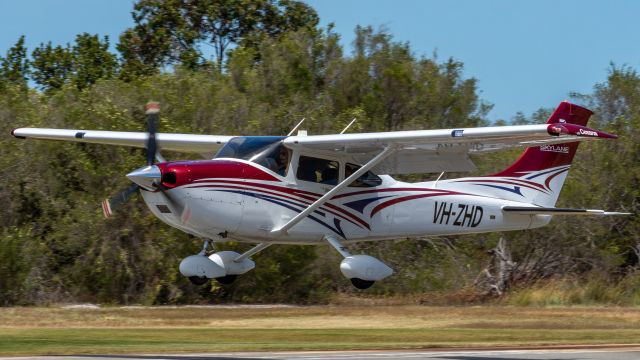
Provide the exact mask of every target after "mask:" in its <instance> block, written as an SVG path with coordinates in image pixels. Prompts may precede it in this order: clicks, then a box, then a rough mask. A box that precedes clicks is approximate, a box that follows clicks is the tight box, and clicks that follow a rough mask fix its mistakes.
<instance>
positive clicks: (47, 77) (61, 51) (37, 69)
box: [31, 42, 73, 91]
mask: <svg viewBox="0 0 640 360" xmlns="http://www.w3.org/2000/svg"><path fill="white" fill-rule="evenodd" d="M31 58H32V60H31V68H32V74H31V78H32V79H33V81H34V82H35V83H36V84H38V86H39V87H40V89H42V90H45V91H52V90H57V89H60V88H62V86H63V85H64V84H65V83H66V82H67V80H68V78H69V77H70V74H71V73H72V72H73V53H72V51H71V49H70V48H69V46H68V45H67V47H62V46H60V45H58V46H56V47H53V46H52V45H51V42H48V43H47V44H46V45H45V44H40V46H39V47H37V48H35V49H34V50H33V52H32V53H31Z"/></svg>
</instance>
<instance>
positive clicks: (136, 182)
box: [102, 102, 166, 218]
mask: <svg viewBox="0 0 640 360" xmlns="http://www.w3.org/2000/svg"><path fill="white" fill-rule="evenodd" d="M159 113H160V104H159V103H157V102H148V103H147V105H145V114H146V115H147V135H148V137H147V142H146V144H145V149H146V150H147V151H146V152H147V166H145V167H143V168H140V169H137V170H134V171H132V172H130V173H129V174H127V178H129V180H131V181H132V182H133V184H131V185H130V186H129V187H127V188H126V189H125V190H122V191H120V192H119V193H118V194H116V195H115V196H112V197H111V198H109V199H105V200H103V201H102V212H103V213H104V217H105V218H108V217H110V216H111V215H113V211H114V210H115V209H117V208H118V207H120V206H121V205H122V204H124V203H125V202H127V201H128V200H129V198H131V195H133V194H134V193H136V192H137V191H138V190H139V189H140V188H141V187H142V188H145V189H147V190H152V191H156V190H160V191H162V192H164V191H163V189H162V188H161V184H160V179H161V177H162V174H161V173H160V169H159V168H158V167H157V166H155V165H154V163H155V160H156V158H159V159H162V157H161V156H160V154H158V143H157V140H156V131H157V122H158V114H159ZM165 195H166V194H165Z"/></svg>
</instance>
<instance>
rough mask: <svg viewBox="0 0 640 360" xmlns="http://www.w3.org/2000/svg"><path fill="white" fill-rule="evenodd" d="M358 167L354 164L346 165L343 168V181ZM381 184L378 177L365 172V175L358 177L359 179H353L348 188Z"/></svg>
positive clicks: (358, 167)
mask: <svg viewBox="0 0 640 360" xmlns="http://www.w3.org/2000/svg"><path fill="white" fill-rule="evenodd" d="M358 169H360V166H358V165H354V164H347V165H346V166H345V168H344V177H345V179H346V178H348V177H349V176H351V174H353V173H354V172H356V171H358ZM380 184H382V179H380V178H379V177H378V175H376V174H374V173H372V172H371V171H367V172H366V173H364V174H362V175H360V177H359V178H357V179H355V180H354V181H353V182H352V183H351V184H349V186H350V187H374V186H378V185H380Z"/></svg>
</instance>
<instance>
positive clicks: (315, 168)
mask: <svg viewBox="0 0 640 360" xmlns="http://www.w3.org/2000/svg"><path fill="white" fill-rule="evenodd" d="M146 109H147V116H148V132H147V133H144V132H116V131H93V130H63V129H42V128H20V129H15V130H13V131H12V135H13V136H15V137H17V138H22V139H25V138H33V139H52V140H68V141H77V142H85V143H98V144H111V145H123V146H134V147H145V148H146V149H147V166H145V167H142V168H140V169H137V170H135V171H133V172H131V173H129V174H127V177H128V178H129V179H130V180H131V181H133V183H134V184H133V185H132V186H131V187H129V188H128V189H127V190H125V191H123V192H122V193H120V194H119V195H118V196H116V197H114V198H112V199H110V200H105V201H104V202H103V210H104V213H105V216H108V215H110V214H111V213H112V211H113V210H114V209H115V208H116V207H117V206H118V205H120V204H121V203H122V202H124V201H126V200H127V199H128V198H129V196H130V195H131V194H133V193H135V192H136V191H137V190H140V193H141V194H142V197H143V198H144V201H145V202H146V204H147V206H148V207H149V209H150V210H151V212H152V213H153V214H154V215H155V216H157V217H158V218H159V219H160V220H162V221H164V222H165V223H167V224H169V225H170V226H173V227H175V228H178V229H180V230H182V231H184V232H187V233H189V234H192V235H195V236H197V237H200V238H202V239H203V240H204V245H203V248H202V251H200V253H198V254H196V255H192V256H189V257H187V258H185V259H183V260H182V262H181V263H180V272H181V273H182V274H183V275H184V276H187V277H188V278H189V279H190V280H191V281H192V282H193V283H194V284H204V283H205V282H206V281H207V280H209V279H216V280H217V281H219V282H220V283H223V284H228V283H231V282H233V281H234V280H235V278H236V276H238V275H241V274H244V273H246V272H247V271H249V270H251V269H253V268H254V267H255V263H254V262H253V261H252V260H251V259H250V257H251V256H253V255H255V254H256V253H258V252H259V251H261V250H264V249H265V248H267V247H268V246H270V245H272V244H311V245H318V244H323V243H325V242H326V243H329V244H331V245H332V246H333V247H334V248H335V249H336V250H337V251H338V252H339V253H340V254H341V255H342V256H344V260H343V261H342V262H341V264H340V270H341V272H342V273H343V275H344V276H345V277H347V278H348V279H350V280H351V282H352V283H353V285H354V286H355V287H357V288H359V289H366V288H368V287H370V286H371V285H372V284H373V283H374V282H375V281H378V280H382V279H384V278H386V277H388V276H390V275H391V274H392V273H393V270H392V269H391V268H389V267H388V266H387V265H385V264H384V263H383V262H382V261H380V260H378V259H376V258H374V257H372V256H368V255H352V254H351V253H350V252H349V251H348V250H347V248H346V247H345V245H346V244H349V243H352V242H356V241H374V240H385V239H394V238H399V237H417V236H437V235H454V234H468V233H482V232H493V231H508V230H521V229H532V228H537V227H541V226H544V225H546V224H548V223H549V221H550V220H551V219H552V217H553V216H557V215H601V216H602V215H620V214H626V213H616V212H605V211H603V210H590V209H567V208H556V207H554V205H555V203H556V200H557V199H558V195H559V194H560V190H561V188H562V184H563V183H564V180H565V178H566V177H567V173H568V171H569V168H570V167H571V161H572V159H573V157H574V155H575V153H576V149H577V148H578V144H579V141H582V140H587V139H601V138H604V139H615V138H617V136H616V135H612V134H607V133H604V132H602V131H598V130H593V129H590V128H588V127H586V126H585V125H586V124H587V120H588V119H589V117H590V116H591V114H592V112H591V111H590V110H588V109H585V108H583V107H580V106H577V105H574V104H571V103H569V102H566V101H565V102H562V103H560V105H559V106H558V108H557V109H556V110H555V112H554V113H553V114H552V115H551V117H550V118H549V120H548V121H547V123H546V124H540V125H517V126H494V127H479V128H453V129H439V130H418V131H395V132H381V133H363V134H342V133H341V134H337V135H314V136H306V133H305V132H302V131H301V132H299V133H298V135H296V136H215V135H192V134H163V133H158V134H156V129H155V127H156V126H155V124H156V121H157V116H158V112H159V105H158V104H157V103H149V104H147V108H146ZM298 125H299V124H298ZM294 130H295V129H294ZM292 132H293V131H292ZM343 132H344V131H343ZM516 146H517V147H526V150H524V152H523V154H522V156H521V157H520V158H519V159H518V160H516V161H515V162H514V163H513V164H512V165H511V166H509V167H507V168H506V169H504V170H502V171H500V172H498V173H495V174H492V175H488V176H476V177H466V178H457V179H446V180H445V179H441V177H442V174H444V173H445V172H461V171H471V170H475V166H474V164H473V163H472V161H471V160H470V159H469V154H478V153H483V152H488V151H494V150H500V149H508V148H513V147H516ZM159 148H163V149H166V150H175V151H181V152H192V153H200V154H206V153H212V152H214V151H216V150H217V153H216V155H215V156H214V157H213V159H211V160H189V161H165V160H164V159H162V157H161V155H160V154H159V152H158V149H159ZM154 159H157V160H158V161H160V162H158V163H156V162H155V161H154ZM408 173H441V174H440V177H438V179H437V180H435V181H427V182H419V183H406V182H401V181H397V180H395V179H393V178H392V177H391V176H389V175H376V174H408ZM229 240H235V241H239V242H248V243H254V244H256V245H255V247H253V248H252V249H250V250H249V251H247V252H245V253H243V254H239V253H236V252H233V251H218V252H214V253H212V254H210V251H209V250H208V246H209V245H210V242H224V241H229Z"/></svg>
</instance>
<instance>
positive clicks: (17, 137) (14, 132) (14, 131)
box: [11, 128, 27, 139]
mask: <svg viewBox="0 0 640 360" xmlns="http://www.w3.org/2000/svg"><path fill="white" fill-rule="evenodd" d="M16 130H19V128H15V129H12V130H11V136H13V137H14V138H16V139H26V138H27V137H26V136H20V135H16Z"/></svg>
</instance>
